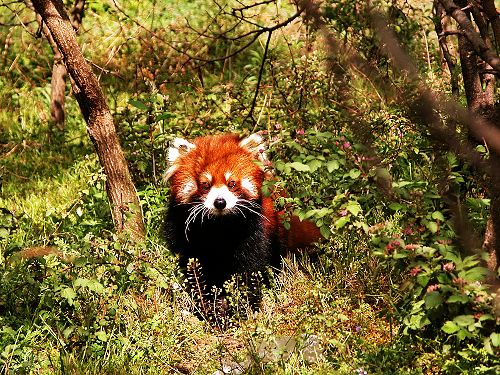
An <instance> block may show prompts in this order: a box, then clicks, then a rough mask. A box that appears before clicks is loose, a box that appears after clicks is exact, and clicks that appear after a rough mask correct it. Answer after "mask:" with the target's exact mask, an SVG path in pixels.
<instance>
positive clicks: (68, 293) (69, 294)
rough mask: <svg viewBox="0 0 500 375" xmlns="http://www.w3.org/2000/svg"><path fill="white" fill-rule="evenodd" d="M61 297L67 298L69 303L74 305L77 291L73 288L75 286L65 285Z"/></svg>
mask: <svg viewBox="0 0 500 375" xmlns="http://www.w3.org/2000/svg"><path fill="white" fill-rule="evenodd" d="M61 297H63V298H66V300H67V301H68V303H69V304H70V305H71V306H73V305H74V303H75V302H74V299H75V298H76V293H75V291H74V290H73V288H70V287H65V288H63V289H61Z"/></svg>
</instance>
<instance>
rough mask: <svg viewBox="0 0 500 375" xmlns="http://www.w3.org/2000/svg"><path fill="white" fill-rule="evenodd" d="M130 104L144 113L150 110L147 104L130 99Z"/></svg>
mask: <svg viewBox="0 0 500 375" xmlns="http://www.w3.org/2000/svg"><path fill="white" fill-rule="evenodd" d="M128 104H130V105H133V106H134V107H135V108H138V109H142V110H143V111H147V110H148V109H149V107H148V106H147V105H146V104H144V103H143V102H140V101H138V100H134V99H129V100H128Z"/></svg>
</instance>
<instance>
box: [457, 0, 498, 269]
mask: <svg viewBox="0 0 500 375" xmlns="http://www.w3.org/2000/svg"><path fill="white" fill-rule="evenodd" d="M457 4H458V5H459V6H464V7H465V6H466V5H467V3H466V2H465V1H457ZM469 10H470V12H471V13H472V14H473V16H474V21H475V24H476V25H477V26H478V29H479V31H480V35H481V37H482V39H483V41H484V44H485V45H486V46H488V47H491V41H490V40H489V37H488V30H487V23H486V22H485V20H484V18H483V15H482V14H481V12H480V10H479V9H478V8H476V6H475V5H474V6H473V8H469ZM468 16H469V17H470V14H468ZM458 48H459V53H460V62H461V65H462V75H463V80H464V90H465V95H466V98H467V107H468V108H469V110H470V111H471V113H473V114H474V115H476V116H483V117H485V118H486V119H488V120H489V121H490V123H491V124H493V125H494V126H495V127H497V128H498V127H499V125H500V124H499V123H498V121H499V119H498V118H497V115H496V112H497V111H496V108H495V81H496V78H495V76H494V75H493V74H489V73H485V70H487V69H488V70H491V66H489V65H488V64H487V63H486V62H484V61H483V60H481V59H480V58H479V57H478V56H477V53H476V52H475V49H474V47H473V45H472V42H471V40H469V38H468V37H467V36H466V35H465V34H461V35H459V36H458ZM471 133H472V132H471ZM471 136H473V134H471ZM475 141H476V142H478V143H483V142H486V144H488V143H489V142H491V140H489V139H476V140H475ZM490 163H491V166H492V168H491V169H490V170H491V176H490V184H489V185H490V186H489V187H490V192H489V193H490V194H489V195H490V197H491V205H490V214H489V218H488V223H487V225H486V232H485V235H484V241H483V248H484V249H485V250H486V251H487V252H488V253H489V255H490V258H489V261H488V268H489V269H491V270H492V271H494V272H496V269H497V267H498V265H499V263H500V262H499V260H500V241H499V239H500V174H499V173H498V166H499V165H500V155H498V154H497V153H496V152H495V151H494V150H493V149H492V150H490Z"/></svg>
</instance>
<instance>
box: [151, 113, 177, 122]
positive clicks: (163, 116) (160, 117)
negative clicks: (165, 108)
mask: <svg viewBox="0 0 500 375" xmlns="http://www.w3.org/2000/svg"><path fill="white" fill-rule="evenodd" d="M174 117H175V115H174V114H173V113H170V112H164V113H162V114H159V115H158V116H156V119H155V121H161V120H166V119H169V118H174Z"/></svg>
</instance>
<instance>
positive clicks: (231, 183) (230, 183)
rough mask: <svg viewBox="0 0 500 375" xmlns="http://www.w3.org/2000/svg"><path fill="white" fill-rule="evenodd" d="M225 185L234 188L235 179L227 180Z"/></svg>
mask: <svg viewBox="0 0 500 375" xmlns="http://www.w3.org/2000/svg"><path fill="white" fill-rule="evenodd" d="M227 187H228V188H229V189H234V188H235V187H236V181H234V180H231V181H229V182H228V183H227Z"/></svg>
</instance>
